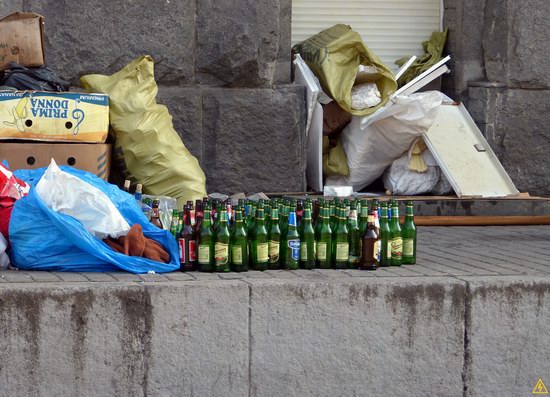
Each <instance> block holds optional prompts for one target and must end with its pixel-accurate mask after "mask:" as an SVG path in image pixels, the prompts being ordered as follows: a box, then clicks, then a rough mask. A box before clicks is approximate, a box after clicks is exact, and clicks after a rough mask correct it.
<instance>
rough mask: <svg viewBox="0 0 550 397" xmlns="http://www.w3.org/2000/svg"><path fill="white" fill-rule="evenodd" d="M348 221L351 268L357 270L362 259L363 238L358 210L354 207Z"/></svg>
mask: <svg viewBox="0 0 550 397" xmlns="http://www.w3.org/2000/svg"><path fill="white" fill-rule="evenodd" d="M352 208H353V209H352V210H350V214H349V219H348V229H349V230H348V233H349V266H348V267H349V268H350V269H357V267H358V265H359V261H360V259H361V240H362V238H363V236H362V235H361V232H360V230H359V225H357V210H356V209H355V208H354V207H352Z"/></svg>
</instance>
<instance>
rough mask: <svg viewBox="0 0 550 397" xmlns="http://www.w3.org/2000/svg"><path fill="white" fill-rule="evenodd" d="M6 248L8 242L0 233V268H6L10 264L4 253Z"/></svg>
mask: <svg viewBox="0 0 550 397" xmlns="http://www.w3.org/2000/svg"><path fill="white" fill-rule="evenodd" d="M7 248H8V242H7V241H6V239H5V238H4V236H3V235H2V234H1V233H0V270H6V269H7V268H8V267H9V266H10V258H9V257H8V254H6V249H7Z"/></svg>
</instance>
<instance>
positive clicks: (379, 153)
mask: <svg viewBox="0 0 550 397" xmlns="http://www.w3.org/2000/svg"><path fill="white" fill-rule="evenodd" d="M446 98H447V97H446V96H445V95H443V94H442V93H440V92H437V91H429V92H422V93H416V94H412V95H410V96H398V97H396V98H395V99H394V101H393V102H390V103H388V104H387V105H386V106H384V107H383V108H381V109H379V110H378V111H376V112H375V113H374V114H372V115H370V116H364V117H359V116H354V117H353V119H352V121H351V123H350V124H349V125H348V126H347V127H346V128H345V129H344V131H343V133H342V135H341V141H342V145H343V147H344V151H345V152H346V156H347V161H348V167H349V175H348V176H330V177H328V178H327V181H326V184H327V185H339V186H353V189H354V190H355V191H358V190H361V189H363V188H364V187H366V186H368V185H370V184H371V183H372V182H374V181H375V180H376V179H377V178H378V177H380V176H381V175H382V174H383V173H384V170H385V169H386V168H387V167H388V166H389V165H391V163H393V162H394V161H395V160H396V159H397V158H399V157H400V156H401V155H402V154H403V153H405V152H406V151H407V150H408V149H409V148H410V146H411V144H412V143H413V141H414V140H415V139H416V138H417V137H419V136H420V135H421V134H423V133H425V132H426V131H428V129H429V128H430V127H431V126H432V124H433V122H434V121H435V119H436V117H437V115H438V113H439V107H440V105H441V103H442V102H443V100H445V99H446Z"/></svg>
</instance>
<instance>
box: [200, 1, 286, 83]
mask: <svg viewBox="0 0 550 397" xmlns="http://www.w3.org/2000/svg"><path fill="white" fill-rule="evenodd" d="M197 7H198V8H197V81H198V82H199V83H200V84H206V85H221V86H227V87H258V86H271V85H272V84H274V83H289V82H290V12H291V1H290V0H277V1H273V0H241V1H238V2H235V1H219V0H202V1H200V2H197ZM285 69H286V71H285Z"/></svg>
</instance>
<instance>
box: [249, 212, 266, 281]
mask: <svg viewBox="0 0 550 397" xmlns="http://www.w3.org/2000/svg"><path fill="white" fill-rule="evenodd" d="M255 223H256V228H255V229H254V236H253V240H252V247H251V248H252V249H251V256H252V269H253V270H261V271H263V270H267V265H268V263H269V245H268V242H267V230H266V228H265V226H264V210H263V209H261V208H260V209H258V210H256V222H255Z"/></svg>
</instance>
